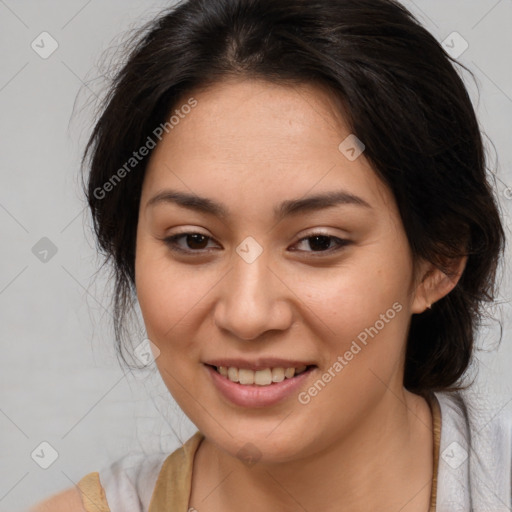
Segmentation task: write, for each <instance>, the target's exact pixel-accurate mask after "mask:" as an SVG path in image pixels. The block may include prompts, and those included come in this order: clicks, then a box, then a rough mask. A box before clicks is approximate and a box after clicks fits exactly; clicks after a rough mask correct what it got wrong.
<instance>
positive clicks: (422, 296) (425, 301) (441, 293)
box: [411, 256, 467, 314]
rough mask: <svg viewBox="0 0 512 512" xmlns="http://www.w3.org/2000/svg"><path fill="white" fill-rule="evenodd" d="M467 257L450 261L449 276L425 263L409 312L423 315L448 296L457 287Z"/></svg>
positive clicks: (432, 265)
mask: <svg viewBox="0 0 512 512" xmlns="http://www.w3.org/2000/svg"><path fill="white" fill-rule="evenodd" d="M466 262H467V256H464V257H461V258H458V259H456V260H452V262H451V264H450V267H449V269H450V275H447V274H445V273H444V272H443V271H442V270H440V269H439V268H437V267H436V266H435V265H434V264H433V263H426V262H425V266H426V268H425V266H424V268H423V269H422V274H420V275H422V277H421V280H420V282H419V284H418V285H417V286H416V290H415V294H414V300H413V303H412V308H411V312H412V313H413V314H414V313H416V314H419V313H423V312H424V311H426V310H427V309H432V305H433V304H434V303H436V302H437V301H438V300H440V299H442V298H443V297H445V296H446V295H448V294H449V293H450V292H451V291H452V290H453V289H454V288H455V286H457V283H458V282H459V279H460V277H461V276H462V273H463V271H464V268H465V266H466Z"/></svg>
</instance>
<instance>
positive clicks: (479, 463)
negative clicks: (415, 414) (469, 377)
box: [436, 390, 512, 510]
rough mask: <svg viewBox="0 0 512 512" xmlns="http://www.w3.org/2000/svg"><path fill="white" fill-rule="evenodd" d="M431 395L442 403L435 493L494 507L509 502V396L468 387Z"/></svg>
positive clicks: (511, 485)
mask: <svg viewBox="0 0 512 512" xmlns="http://www.w3.org/2000/svg"><path fill="white" fill-rule="evenodd" d="M436 397H437V399H438V401H439V403H440V407H441V446H440V453H439V455H440V460H439V463H440V465H439V475H440V477H441V478H440V480H439V481H438V487H439V489H438V492H439V494H440V497H442V498H446V499H450V500H452V501H453V500H459V501H458V502H460V503H461V504H462V503H464V504H467V503H473V505H476V504H477V505H479V506H484V505H485V506H486V507H489V506H495V507H497V508H495V510H500V506H502V504H503V503H508V504H510V503H511V499H512V483H511V479H510V475H511V474H512V401H511V400H510V397H501V398H500V397H499V396H482V395H480V394H478V393H476V392H475V391H471V390H469V391H465V392H456V393H445V392H442V393H436ZM458 502H457V503H458ZM450 503H452V502H450ZM484 508H485V507H484ZM476 509H479V508H478V506H477V507H476V508H475V510H476ZM452 510H453V507H452ZM482 510H483V509H482ZM486 510H491V508H487V509H486Z"/></svg>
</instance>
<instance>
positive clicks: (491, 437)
mask: <svg viewBox="0 0 512 512" xmlns="http://www.w3.org/2000/svg"><path fill="white" fill-rule="evenodd" d="M435 395H436V397H437V399H438V401H439V404H440V408H441V439H440V449H439V468H438V475H437V508H436V512H491V511H492V512H505V511H507V512H510V511H511V510H512V414H511V412H510V411H508V412H505V409H502V410H501V411H500V410H498V409H497V408H496V409H494V410H493V411H486V412H485V414H484V413H482V412H481V411H480V412H478V411H477V409H476V408H475V407H473V408H471V407H469V411H468V410H467V401H466V399H462V395H461V394H460V393H455V394H448V393H435ZM168 455H169V453H156V454H154V455H152V456H150V457H148V456H146V455H144V454H137V455H133V454H132V455H128V456H125V457H123V458H121V459H119V460H117V461H116V462H114V463H113V464H111V465H110V466H109V467H107V468H104V469H103V470H101V471H99V475H100V481H101V483H102V485H103V488H104V489H105V495H106V497H107V501H108V503H109V506H110V510H111V512H147V510H148V508H149V502H150V500H151V496H152V493H153V490H154V487H155V484H156V480H157V477H158V474H159V471H160V469H161V467H162V464H163V462H164V460H165V459H166V458H167V456H168Z"/></svg>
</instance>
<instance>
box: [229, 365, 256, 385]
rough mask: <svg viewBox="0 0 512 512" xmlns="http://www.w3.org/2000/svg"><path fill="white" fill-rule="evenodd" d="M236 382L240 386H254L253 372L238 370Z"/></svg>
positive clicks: (243, 369)
mask: <svg viewBox="0 0 512 512" xmlns="http://www.w3.org/2000/svg"><path fill="white" fill-rule="evenodd" d="M230 370H231V368H230ZM238 382H240V384H254V372H253V371H252V370H246V369H245V368H240V370H238Z"/></svg>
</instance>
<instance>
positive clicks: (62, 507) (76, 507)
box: [28, 487, 87, 512]
mask: <svg viewBox="0 0 512 512" xmlns="http://www.w3.org/2000/svg"><path fill="white" fill-rule="evenodd" d="M28 512H87V511H86V510H85V508H84V505H83V503H82V498H81V495H80V491H79V490H78V489H76V488H75V487H72V488H70V489H66V490H65V491H62V492H60V493H58V494H54V495H53V496H51V497H49V498H47V499H46V500H44V501H42V502H40V503H38V504H37V505H35V506H34V507H33V508H31V509H30V510H29V511H28Z"/></svg>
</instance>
